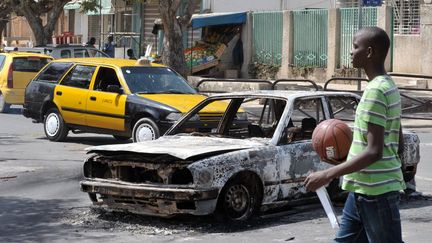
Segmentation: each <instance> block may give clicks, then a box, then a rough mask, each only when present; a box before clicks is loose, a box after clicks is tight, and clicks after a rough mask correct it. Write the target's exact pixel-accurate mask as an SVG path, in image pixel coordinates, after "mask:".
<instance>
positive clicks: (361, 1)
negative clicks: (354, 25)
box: [357, 0, 363, 91]
mask: <svg viewBox="0 0 432 243" xmlns="http://www.w3.org/2000/svg"><path fill="white" fill-rule="evenodd" d="M362 8H363V0H358V15H357V16H358V20H357V22H358V29H361V28H362V19H363V16H362V12H363V11H362ZM357 76H358V77H359V78H361V76H362V71H361V68H358V69H357ZM357 90H358V91H360V90H361V81H358V82H357Z"/></svg>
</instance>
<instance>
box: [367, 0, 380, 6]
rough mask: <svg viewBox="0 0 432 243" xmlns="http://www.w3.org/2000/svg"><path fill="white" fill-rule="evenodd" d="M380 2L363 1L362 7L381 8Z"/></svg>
mask: <svg viewBox="0 0 432 243" xmlns="http://www.w3.org/2000/svg"><path fill="white" fill-rule="evenodd" d="M381 4H382V0H363V6H365V7H375V6H381Z"/></svg>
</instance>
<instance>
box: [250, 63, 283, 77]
mask: <svg viewBox="0 0 432 243" xmlns="http://www.w3.org/2000/svg"><path fill="white" fill-rule="evenodd" d="M279 68H280V65H275V64H266V63H262V62H254V63H251V64H249V67H248V69H249V70H248V72H249V74H250V75H251V76H252V77H253V78H256V79H267V80H271V79H275V78H276V74H277V73H278V72H279Z"/></svg>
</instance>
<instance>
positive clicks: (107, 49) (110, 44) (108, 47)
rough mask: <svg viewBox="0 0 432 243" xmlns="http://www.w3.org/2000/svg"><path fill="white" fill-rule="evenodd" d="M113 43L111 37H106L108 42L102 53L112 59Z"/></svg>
mask: <svg viewBox="0 0 432 243" xmlns="http://www.w3.org/2000/svg"><path fill="white" fill-rule="evenodd" d="M114 50H115V43H114V37H113V36H112V35H110V36H108V42H107V43H105V46H104V48H103V51H104V52H105V53H106V54H107V55H108V56H110V57H114Z"/></svg>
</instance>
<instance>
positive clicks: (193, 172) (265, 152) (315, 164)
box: [80, 91, 420, 221]
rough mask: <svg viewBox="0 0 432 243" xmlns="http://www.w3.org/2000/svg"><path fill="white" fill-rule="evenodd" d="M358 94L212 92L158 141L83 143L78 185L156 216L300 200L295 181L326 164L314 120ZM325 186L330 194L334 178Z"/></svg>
mask: <svg viewBox="0 0 432 243" xmlns="http://www.w3.org/2000/svg"><path fill="white" fill-rule="evenodd" d="M359 100H360V97H359V96H358V95H356V94H353V93H349V92H328V91H316V92H299V91H295V92H293V91H253V92H239V93H232V94H220V95H215V96H212V97H209V98H207V99H206V100H204V101H203V102H201V103H200V104H198V105H197V106H196V107H195V108H193V109H192V110H191V111H190V112H188V113H187V114H186V115H185V116H184V117H182V118H181V119H180V120H179V121H178V122H177V123H176V124H175V125H174V126H173V127H171V128H170V129H169V130H168V131H167V132H166V134H165V135H164V136H162V137H161V138H159V139H158V140H154V141H145V142H142V143H135V144H122V145H105V146H96V147H91V148H88V152H89V153H92V154H93V155H92V156H91V157H89V158H88V159H87V160H86V162H85V164H84V176H85V179H84V180H82V181H81V183H80V184H81V190H82V191H84V192H87V193H89V195H90V198H91V200H92V201H93V203H94V204H95V205H101V206H104V207H107V208H109V209H113V210H126V211H129V212H133V213H139V214H146V215H158V216H173V215H176V214H193V215H207V214H212V213H215V212H216V213H217V214H219V215H222V216H223V217H226V218H227V219H229V220H233V221H241V220H246V219H248V218H250V217H251V216H252V215H254V213H256V212H258V211H266V210H268V209H272V208H274V207H279V206H282V205H294V204H302V203H304V202H305V201H306V200H310V199H311V198H314V197H316V195H315V193H311V192H307V191H306V190H305V188H304V185H303V181H304V179H305V177H306V176H307V174H308V173H309V172H310V171H311V170H315V171H316V170H322V169H324V168H328V167H329V166H331V165H329V164H327V163H323V162H321V161H320V159H319V157H318V155H317V154H316V153H315V151H314V150H313V148H312V143H311V134H312V131H313V129H314V127H315V126H316V124H318V123H319V122H320V121H322V120H325V119H331V118H338V119H341V120H345V121H346V122H348V123H352V122H353V121H354V116H355V108H356V106H357V104H358V102H359ZM216 101H225V102H228V103H229V105H228V106H227V110H226V111H225V113H224V115H223V116H222V117H219V118H217V119H215V121H214V125H213V126H211V125H209V126H210V127H208V129H206V130H196V131H191V130H190V129H191V127H193V126H191V123H193V121H194V119H192V118H194V117H196V114H198V112H199V111H200V110H201V109H203V108H204V107H206V106H207V105H210V104H211V103H212V102H216ZM244 111H246V112H244ZM240 113H246V114H247V117H239V116H238V115H239V114H240ZM245 121H247V122H245ZM404 141H405V146H404V155H403V159H404V161H405V163H406V164H407V165H408V166H411V167H412V168H415V167H416V165H417V163H418V162H419V159H420V158H419V139H418V136H417V135H416V134H414V133H409V132H404ZM327 189H328V191H329V193H330V195H331V196H336V195H338V194H339V193H340V192H341V190H340V189H339V179H336V180H334V181H333V182H331V183H330V185H329V186H328V187H327Z"/></svg>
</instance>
